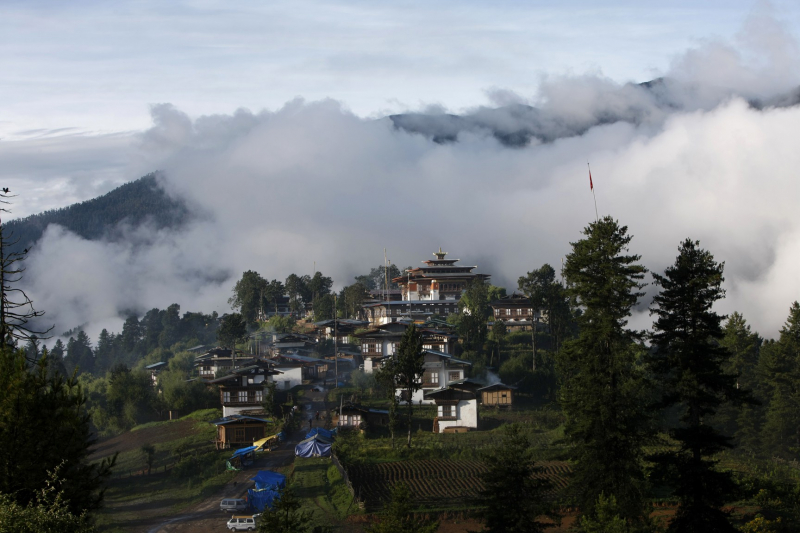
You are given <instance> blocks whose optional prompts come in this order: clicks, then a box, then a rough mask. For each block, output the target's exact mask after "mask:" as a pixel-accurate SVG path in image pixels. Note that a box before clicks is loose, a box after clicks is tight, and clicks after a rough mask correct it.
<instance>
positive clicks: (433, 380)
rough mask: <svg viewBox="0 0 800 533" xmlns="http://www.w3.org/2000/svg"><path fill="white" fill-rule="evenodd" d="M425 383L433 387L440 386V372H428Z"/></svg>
mask: <svg viewBox="0 0 800 533" xmlns="http://www.w3.org/2000/svg"><path fill="white" fill-rule="evenodd" d="M425 383H430V384H431V385H438V384H439V372H428V373H426V374H425Z"/></svg>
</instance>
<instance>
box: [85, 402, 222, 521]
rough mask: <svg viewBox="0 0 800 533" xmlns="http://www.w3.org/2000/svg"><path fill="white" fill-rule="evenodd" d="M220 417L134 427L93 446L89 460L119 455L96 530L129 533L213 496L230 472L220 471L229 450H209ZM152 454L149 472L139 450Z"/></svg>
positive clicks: (207, 414) (211, 412)
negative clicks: (146, 448) (144, 448)
mask: <svg viewBox="0 0 800 533" xmlns="http://www.w3.org/2000/svg"><path fill="white" fill-rule="evenodd" d="M218 416H219V411H218V410H216V409H208V410H204V411H197V412H195V413H193V414H191V415H188V416H186V417H184V418H181V419H179V420H176V421H168V422H152V423H149V424H145V425H142V426H137V427H135V428H133V429H132V430H131V431H130V432H127V433H123V434H122V435H119V436H117V437H114V438H112V439H108V440H106V441H103V442H101V443H100V444H99V446H98V447H97V450H96V451H95V453H94V455H93V456H92V460H99V459H102V458H103V457H105V456H109V455H112V454H113V453H115V452H118V453H119V456H118V459H117V466H116V468H115V469H114V477H113V478H112V479H111V481H110V483H109V485H108V490H107V492H106V497H105V508H104V509H103V510H102V511H101V512H100V513H99V515H98V519H97V523H98V526H99V528H100V531H129V530H133V529H136V528H137V526H139V525H140V524H142V523H144V522H146V521H147V520H150V519H153V518H157V517H160V516H169V515H172V514H174V513H175V512H177V511H180V510H181V509H184V508H186V507H188V506H190V505H192V504H194V503H197V502H198V501H200V500H202V499H204V498H206V497H208V496H210V495H212V494H214V493H216V492H218V491H219V490H220V489H221V488H222V487H223V486H224V485H225V484H226V483H227V482H228V481H230V479H231V478H233V477H234V475H235V473H234V472H229V471H227V470H226V469H225V460H226V459H227V457H229V456H230V450H224V451H223V450H220V451H218V450H215V449H214V447H213V446H212V445H211V440H212V439H213V438H214V433H215V428H214V426H213V425H211V424H209V423H208V421H209V420H213V419H214V418H217V417H218ZM145 444H149V445H153V446H154V447H155V449H156V454H155V461H154V463H153V469H152V472H151V473H150V474H149V475H148V474H147V464H146V462H145V458H144V454H143V453H142V451H141V447H142V446H143V445H145Z"/></svg>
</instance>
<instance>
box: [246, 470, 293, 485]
mask: <svg viewBox="0 0 800 533" xmlns="http://www.w3.org/2000/svg"><path fill="white" fill-rule="evenodd" d="M250 481H255V482H256V489H282V488H284V487H286V476H284V475H283V474H279V473H277V472H272V471H270V470H259V471H258V474H256V475H255V476H253V477H251V478H250Z"/></svg>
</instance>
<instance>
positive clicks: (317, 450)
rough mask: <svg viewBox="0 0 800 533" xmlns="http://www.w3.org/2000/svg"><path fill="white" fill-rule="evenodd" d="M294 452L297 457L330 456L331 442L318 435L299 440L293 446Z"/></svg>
mask: <svg viewBox="0 0 800 533" xmlns="http://www.w3.org/2000/svg"><path fill="white" fill-rule="evenodd" d="M294 454H295V455H296V456H297V457H330V456H331V444H330V443H329V442H325V441H324V440H323V439H321V438H320V437H319V436H317V435H314V436H313V437H311V438H309V439H306V440H304V441H301V442H299V443H298V444H297V446H295V447H294Z"/></svg>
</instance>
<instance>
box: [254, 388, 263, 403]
mask: <svg viewBox="0 0 800 533" xmlns="http://www.w3.org/2000/svg"><path fill="white" fill-rule="evenodd" d="M256 401H257V402H258V403H261V402H262V401H264V391H262V390H257V391H256Z"/></svg>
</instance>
